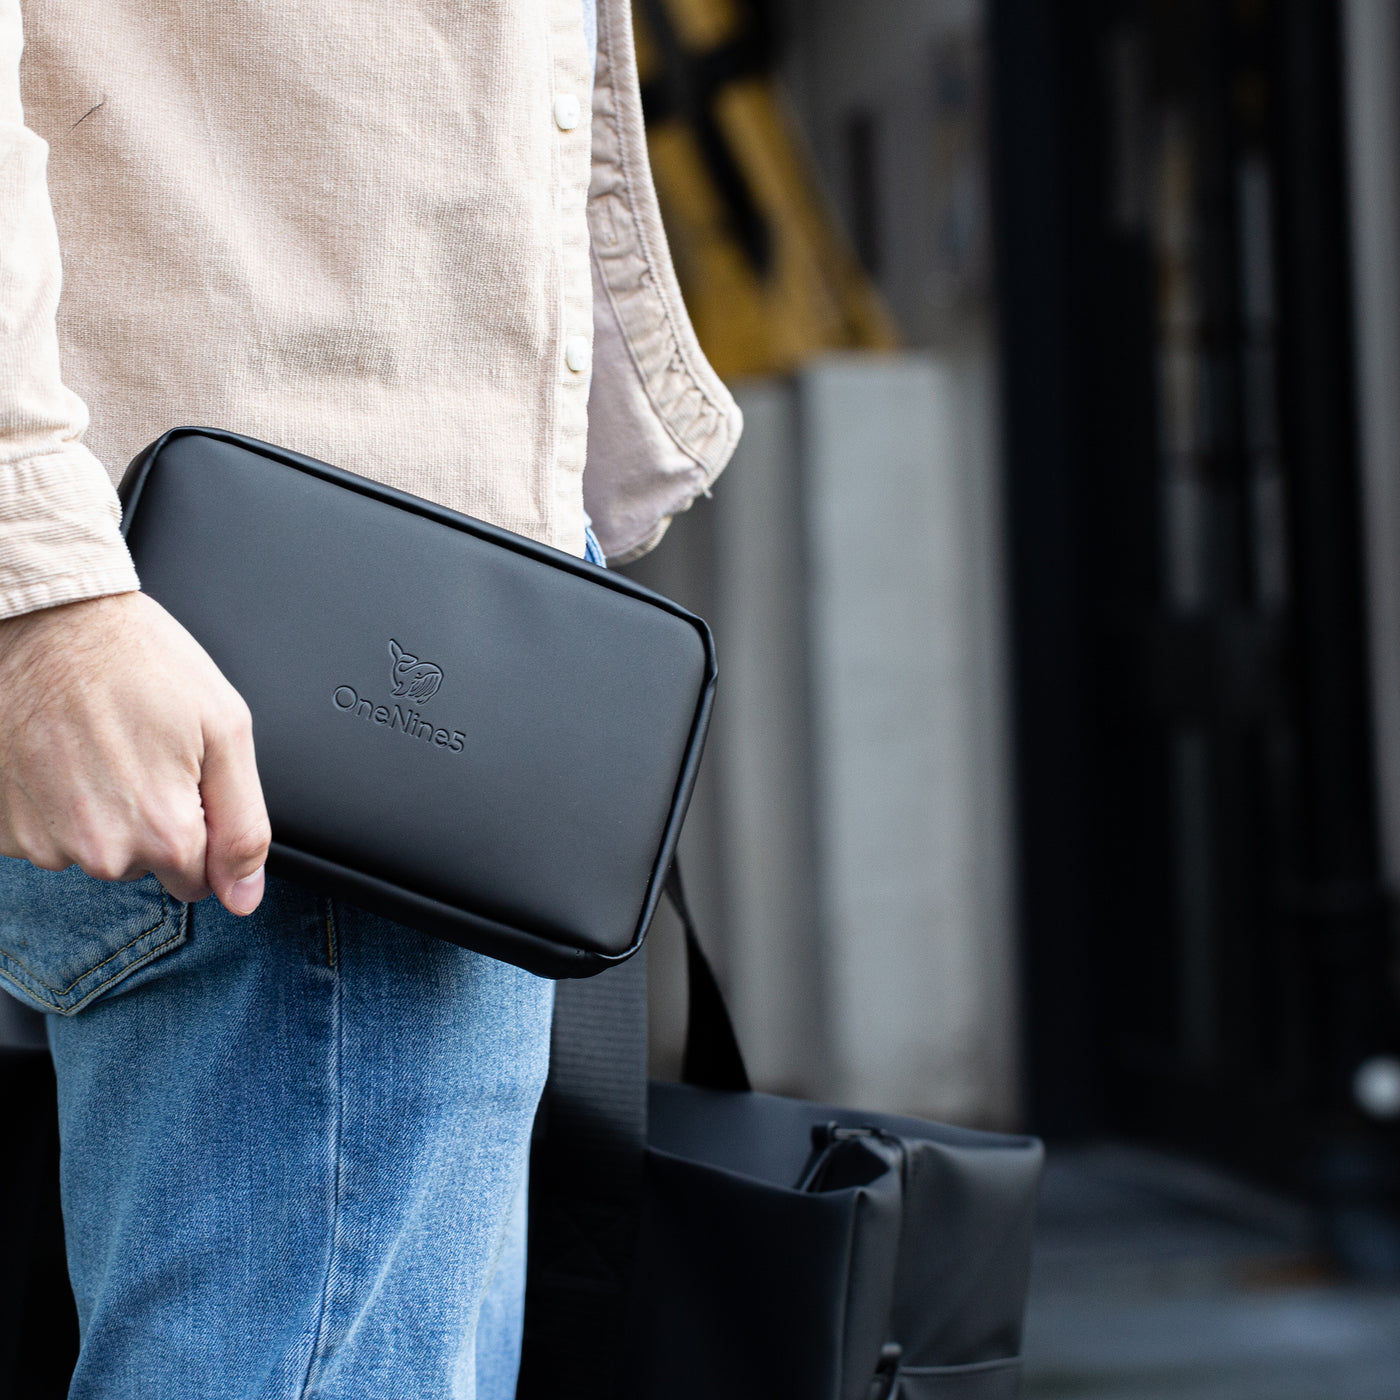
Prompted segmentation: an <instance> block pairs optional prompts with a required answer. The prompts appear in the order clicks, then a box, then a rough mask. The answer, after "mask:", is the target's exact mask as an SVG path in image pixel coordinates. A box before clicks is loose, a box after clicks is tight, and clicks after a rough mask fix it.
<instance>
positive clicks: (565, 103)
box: [554, 92, 583, 131]
mask: <svg viewBox="0 0 1400 1400" xmlns="http://www.w3.org/2000/svg"><path fill="white" fill-rule="evenodd" d="M582 120H583V108H581V107H580V106H579V105H578V98H577V97H575V96H574V95H573V93H571V92H561V93H560V94H559V96H558V97H556V98H555V99H554V124H555V125H556V126H557V127H558V128H559V130H560V131H572V130H573V129H574V128H575V127H576V126H577V125H578V124H579V122H581V121H582Z"/></svg>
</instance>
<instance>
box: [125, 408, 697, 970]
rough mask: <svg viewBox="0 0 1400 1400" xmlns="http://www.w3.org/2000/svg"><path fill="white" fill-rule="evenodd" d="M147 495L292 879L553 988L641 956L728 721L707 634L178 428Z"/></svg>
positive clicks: (551, 558)
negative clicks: (252, 747)
mask: <svg viewBox="0 0 1400 1400" xmlns="http://www.w3.org/2000/svg"><path fill="white" fill-rule="evenodd" d="M121 496H122V502H123V507H124V514H123V519H122V529H123V531H124V532H125V534H126V539H127V544H128V545H129V546H130V548H131V553H132V557H133V558H134V559H135V561H136V568H137V571H138V573H139V574H140V576H141V584H142V587H143V588H144V589H145V591H146V592H147V593H149V594H150V595H151V596H152V597H153V598H155V599H156V601H157V602H159V603H161V604H163V605H164V607H165V608H166V609H167V610H168V611H169V612H171V613H172V614H173V615H174V616H175V617H176V618H177V619H178V620H179V621H180V622H182V623H183V624H184V625H185V627H186V628H188V630H189V631H190V632H191V633H193V635H194V636H195V638H196V639H197V640H198V641H199V642H200V643H201V644H202V645H203V646H204V648H205V650H207V651H208V653H209V655H210V656H211V657H213V659H214V661H215V663H216V664H217V665H218V666H219V668H220V669H221V670H222V671H223V673H224V675H225V676H227V677H228V679H229V681H230V682H231V683H232V684H233V685H234V687H235V688H236V689H237V690H238V691H239V692H240V693H241V694H242V696H243V698H244V699H245V700H246V701H247V702H248V707H249V709H250V710H251V711H252V714H253V725H254V731H255V738H256V742H257V749H258V769H259V773H260V774H261V777H262V782H263V791H264V794H265V796H266V799H267V807H268V814H269V816H270V817H271V820H272V832H273V845H272V853H271V856H270V858H269V861H268V868H269V869H270V870H272V871H273V872H274V873H277V874H283V875H288V876H291V877H293V878H296V879H299V880H302V881H303V882H306V883H309V884H311V885H314V886H317V887H319V888H321V889H323V890H324V891H325V892H326V893H328V894H331V895H334V896H336V897H337V898H341V899H343V900H345V902H346V903H348V904H354V905H359V906H361V907H363V908H366V909H371V910H374V911H375V912H376V913H379V914H383V915H385V916H386V917H388V918H390V919H392V920H394V921H395V922H397V923H401V924H407V925H409V926H410V927H411V928H416V929H419V930H421V931H423V932H425V933H432V934H436V935H437V936H438V937H440V938H445V939H447V940H449V941H450V942H453V943H460V944H462V945H464V946H466V947H468V948H475V949H477V950H478V951H480V952H483V953H487V954H490V956H492V957H496V958H503V959H504V960H505V961H507V962H512V963H515V964H517V965H518V966H520V967H524V968H526V969H528V970H529V971H531V972H536V973H539V974H540V975H542V976H547V977H583V976H587V975H589V974H591V973H594V972H598V971H601V970H602V969H603V968H605V967H610V966H612V965H614V964H616V963H618V962H620V961H622V960H624V959H626V958H627V957H629V956H630V955H631V954H632V953H633V952H635V951H636V949H637V948H638V947H639V946H640V945H641V941H642V937H643V935H644V934H645V932H646V928H647V925H648V924H649V923H650V921H651V916H652V914H653V912H654V911H655V908H656V903H657V900H658V899H659V898H660V895H661V884H662V880H663V878H664V875H665V871H666V868H667V865H668V864H669V862H670V859H671V852H672V850H673V849H674V846H675V842H676V837H677V835H678V834H679V832H680V825H681V821H682V819H683V817H684V815H685V808H686V803H687V802H688V800H689V797H690V791H691V787H692V785H693V783H694V780H695V770H696V767H697V765H698V764H699V761H700V751H701V748H702V747H703V744H704V738H705V729H706V726H707V724H708V721H709V714H710V705H711V701H712V698H713V694H714V682H715V662H714V649H713V646H712V644H711V641H710V634H709V630H708V629H707V628H706V626H705V624H704V623H703V622H701V621H700V619H699V618H697V617H694V616H692V615H691V614H690V613H688V612H686V611H685V610H684V609H683V608H679V607H677V606H676V605H675V604H674V603H672V602H669V601H668V600H667V599H665V598H660V597H658V596H657V595H656V594H654V593H650V592H648V591H647V590H646V589H644V588H641V587H639V586H638V585H637V584H635V583H632V582H630V581H629V580H627V579H624V578H622V577H620V576H619V575H617V574H611V573H609V572H608V571H607V570H605V569H599V568H596V567H594V566H593V565H592V564H587V563H584V562H583V560H581V559H574V558H572V557H571V556H569V555H566V554H561V553H559V552H558V551H557V550H553V549H549V548H547V547H546V546H544V545H541V544H537V543H535V542H534V541H533V540H528V539H524V538H522V537H521V536H519V535H514V534H511V533H510V532H509V531H507V530H501V529H497V528H496V527H495V526H492V525H487V524H484V523H483V522H481V521H479V520H472V519H470V518H468V517H467V516H463V515H458V514H456V513H455V512H453V511H450V510H446V509H444V508H443V507H441V506H436V505H433V504H432V503H431V502H429V501H423V500H419V499H418V498H417V497H415V496H408V495H405V494H404V493H402V492H399V491H394V490H391V489H390V488H388V487H385V486H380V485H379V484H377V483H376V482H372V481H366V480H364V479H363V478H362V477H358V476H353V475H351V474H350V473H349V472H343V471H339V470H338V469H337V468H335V467H331V466H327V465H326V464H325V463H324V462H317V461H314V460H312V459H311V458H309V457H302V456H299V455H298V454H296V453H294V452H287V451H284V450H283V449H281V448H277V447H271V446H269V445H268V444H267V443H261V442H255V441H253V440H252V439H250V438H243V437H238V436H236V435H235V434H233V433H225V432H216V431H213V430H210V429H205V428H178V429H176V430H175V431H174V432H170V433H167V434H166V435H165V436H164V437H162V438H160V439H159V440H158V441H157V442H154V443H152V444H151V446H150V447H148V448H147V449H146V450H145V451H144V452H142V453H141V454H140V456H138V457H137V458H136V460H135V461H134V462H133V463H132V464H131V467H130V469H129V470H128V471H127V474H126V477H125V479H124V480H123V482H122V488H121Z"/></svg>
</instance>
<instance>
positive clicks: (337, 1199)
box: [297, 901, 345, 1400]
mask: <svg viewBox="0 0 1400 1400" xmlns="http://www.w3.org/2000/svg"><path fill="white" fill-rule="evenodd" d="M327 912H328V914H329V901H327ZM328 926H329V922H328ZM332 975H333V977H334V982H333V984H332V988H331V1017H332V1021H333V1033H332V1035H331V1045H332V1047H333V1054H334V1060H333V1073H334V1088H335V1096H334V1097H335V1117H334V1120H333V1122H332V1123H331V1132H330V1140H331V1143H330V1145H331V1153H332V1156H333V1160H334V1169H333V1171H332V1173H331V1199H330V1238H329V1240H328V1241H327V1244H326V1276H325V1279H324V1280H323V1281H322V1284H321V1306H320V1311H319V1313H318V1315H317V1318H316V1334H315V1336H314V1337H313V1338H312V1345H311V1355H310V1356H309V1357H308V1358H307V1361H306V1374H305V1376H304V1377H303V1379H302V1383H301V1387H300V1389H299V1390H298V1391H297V1396H298V1400H314V1395H315V1391H316V1387H317V1386H318V1385H319V1383H320V1379H321V1369H322V1363H323V1362H324V1361H325V1360H326V1358H327V1356H328V1355H329V1353H328V1352H327V1350H326V1342H327V1334H328V1333H329V1331H330V1325H331V1323H330V1315H331V1291H332V1288H333V1285H334V1280H335V1273H336V1264H337V1263H338V1262H339V1259H340V1212H341V1188H342V1185H343V1183H342V1181H341V1150H340V1130H341V1123H342V1122H343V1121H344V1118H345V1081H344V1078H343V1076H342V1074H341V1060H342V1043H341V1041H342V1020H341V1014H340V973H339V972H338V971H336V970H334V969H333V970H332Z"/></svg>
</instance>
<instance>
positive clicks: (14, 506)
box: [0, 442, 141, 618]
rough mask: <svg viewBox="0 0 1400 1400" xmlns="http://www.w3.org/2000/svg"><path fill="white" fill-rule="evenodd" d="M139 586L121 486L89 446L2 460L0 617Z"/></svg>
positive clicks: (76, 444)
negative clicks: (114, 483)
mask: <svg viewBox="0 0 1400 1400" xmlns="http://www.w3.org/2000/svg"><path fill="white" fill-rule="evenodd" d="M140 586H141V584H140V581H139V580H138V579H137V577H136V568H135V566H134V565H133V564H132V562H131V554H130V553H129V552H128V550H127V547H126V541H125V540H124V539H123V538H122V534H121V506H120V504H119V503H118V501H117V493H116V491H115V490H113V488H112V483H111V481H110V480H109V479H108V476H107V473H106V471H105V470H104V469H103V467H102V464H101V463H100V462H98V460H97V459H96V458H95V457H94V456H93V455H92V453H91V452H89V451H88V450H87V448H85V447H83V446H82V445H81V444H80V443H76V442H75V443H67V444H65V445H64V447H63V448H62V449H61V450H60V451H57V452H49V453H44V454H43V455H41V456H37V457H28V458H22V459H21V460H19V461H17V462H8V463H5V464H3V465H0V618H7V617H18V616H19V615H20V614H21V613H27V612H36V611H37V610H38V609H40V608H54V607H58V606H60V605H61V604H63V603H77V602H81V601H83V600H84V599H87V598H101V597H105V596H106V595H108V594H111V593H130V592H132V591H133V590H135V589H138V588H139V587H140Z"/></svg>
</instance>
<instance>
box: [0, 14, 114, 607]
mask: <svg viewBox="0 0 1400 1400" xmlns="http://www.w3.org/2000/svg"><path fill="white" fill-rule="evenodd" d="M23 44H24V29H23V25H22V22H21V18H20V8H19V0H0V618H4V617H14V616H16V615H17V614H19V613H25V612H33V611H34V610H35V609H37V608H48V607H55V606H57V605H58V604H60V603H72V602H77V601H79V600H81V599H84V598H97V597H101V596H102V595H104V594H109V593H125V592H129V591H130V590H132V589H135V588H137V587H139V586H140V585H139V583H138V581H137V578H136V570H135V568H134V567H133V565H132V562H131V556H130V554H129V553H128V552H127V548H126V542H125V541H124V540H123V539H122V536H121V531H120V528H119V526H120V520H121V507H120V506H119V505H118V502H117V495H116V492H115V491H114V490H113V488H112V483H111V481H110V480H109V478H108V476H107V473H106V471H105V470H104V469H103V467H102V464H101V463H100V462H98V460H97V459H96V458H95V457H94V456H93V455H92V453H91V452H89V451H88V450H87V448H86V447H84V446H83V445H82V434H83V431H84V430H85V429H86V427H87V421H88V415H87V408H86V406H85V405H84V404H83V402H82V400H81V399H80V398H78V396H77V395H76V394H74V393H72V392H71V391H70V390H68V389H67V388H65V387H64V384H63V380H62V377H61V375H60V373H59V363H58V328H57V323H56V316H57V312H58V297H59V288H60V285H61V282H62V272H61V267H60V262H59V251H58V231H57V229H56V227H55V225H54V218H53V210H52V208H51V207H50V204H49V194H48V181H47V173H46V167H47V161H48V146H47V145H46V144H45V142H44V141H42V140H41V139H40V138H39V137H38V136H37V135H35V133H34V132H32V131H30V130H29V129H28V128H27V127H26V126H25V125H24V116H23V112H22V108H21V105H20V86H19V60H20V52H21V50H22V48H23Z"/></svg>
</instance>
